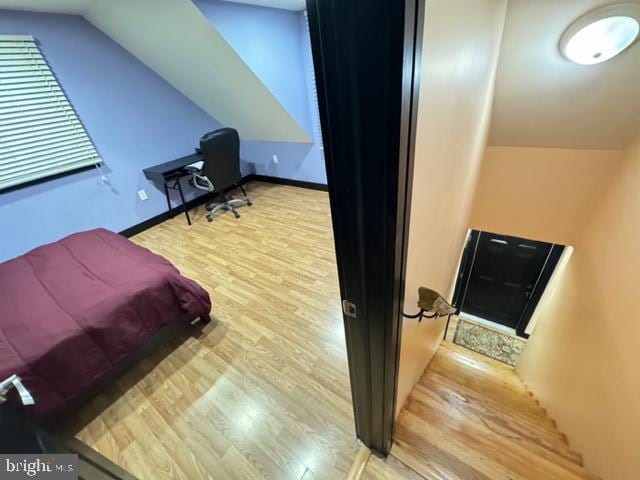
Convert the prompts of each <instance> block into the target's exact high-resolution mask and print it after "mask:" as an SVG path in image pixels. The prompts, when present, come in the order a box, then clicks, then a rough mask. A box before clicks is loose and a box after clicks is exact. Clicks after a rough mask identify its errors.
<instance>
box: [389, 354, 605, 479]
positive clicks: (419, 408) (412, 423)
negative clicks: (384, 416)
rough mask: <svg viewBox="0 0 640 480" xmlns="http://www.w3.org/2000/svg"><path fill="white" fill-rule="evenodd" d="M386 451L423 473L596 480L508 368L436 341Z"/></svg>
mask: <svg viewBox="0 0 640 480" xmlns="http://www.w3.org/2000/svg"><path fill="white" fill-rule="evenodd" d="M394 442H395V443H394V446H393V448H392V452H391V453H392V455H393V456H395V457H396V458H398V459H399V460H400V461H401V462H403V463H404V464H406V465H407V466H408V467H410V468H411V469H413V470H414V471H416V472H417V473H419V474H420V475H422V476H423V477H424V478H426V479H442V480H444V479H450V478H464V479H467V478H469V479H481V480H483V479H492V480H493V479H504V480H513V479H515V478H518V479H536V480H537V479H540V478H544V479H545V480H554V479H558V480H560V479H562V480H567V479H568V480H578V479H595V478H596V477H594V476H593V475H591V474H590V473H589V472H588V471H587V470H586V469H585V468H584V467H583V465H582V457H581V455H580V454H578V453H576V452H574V451H573V450H571V448H570V447H569V445H568V442H567V440H566V436H565V435H563V434H562V433H561V432H559V431H558V429H557V428H556V425H555V422H554V421H553V420H552V419H551V418H549V416H548V415H547V414H546V412H545V410H544V409H543V408H542V407H541V406H540V405H539V404H538V402H537V401H536V399H535V398H534V397H533V396H532V395H531V394H530V392H529V391H528V390H527V389H526V387H525V386H524V384H523V383H522V382H521V381H520V380H519V379H518V377H517V376H516V375H515V373H514V371H513V368H512V367H511V366H509V365H506V364H502V363H500V362H497V361H495V360H493V359H489V358H488V357H484V356H483V355H480V354H477V353H475V352H471V351H469V350H467V349H465V348H463V347H460V346H458V345H454V344H451V343H449V342H443V344H442V346H441V348H439V350H438V351H437V352H436V355H435V356H434V358H433V359H432V361H431V363H430V364H429V366H428V368H427V370H426V371H425V373H424V375H423V376H422V378H421V379H420V381H419V382H418V383H417V384H416V386H415V387H414V389H413V391H412V393H411V396H410V398H409V400H408V402H407V405H406V406H405V408H404V409H403V410H402V412H401V413H400V415H399V416H398V420H397V422H396V430H395V434H394Z"/></svg>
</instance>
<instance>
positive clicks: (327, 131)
mask: <svg viewBox="0 0 640 480" xmlns="http://www.w3.org/2000/svg"><path fill="white" fill-rule="evenodd" d="M307 11H308V19H309V27H310V33H311V43H312V51H313V59H314V68H315V73H316V81H317V89H318V103H319V108H320V119H321V124H322V131H323V141H324V148H325V159H326V168H327V179H328V184H329V198H330V202H331V211H332V222H333V229H334V236H335V246H336V256H337V262H338V274H339V280H340V294H341V297H342V299H343V300H346V301H347V302H349V305H347V306H348V307H349V308H351V309H352V311H351V312H349V314H348V315H347V314H345V315H344V320H345V335H346V343H347V353H348V357H349V373H350V377H351V392H352V399H353V408H354V416H355V423H356V434H357V436H358V438H359V439H360V440H361V441H362V442H363V443H364V444H365V445H367V446H368V447H370V448H371V449H372V450H374V451H376V452H378V453H380V454H383V455H386V454H388V453H389V450H390V448H391V439H392V433H393V422H394V416H395V415H394V413H395V398H396V389H397V374H398V359H399V358H398V356H399V341H400V336H401V331H400V330H401V325H402V322H401V317H400V315H401V305H402V301H403V292H404V271H405V260H406V247H407V235H408V218H409V213H410V212H409V207H410V200H411V198H410V195H411V180H412V174H413V155H414V152H413V148H414V143H415V142H414V140H415V130H414V126H415V120H416V115H417V99H418V81H419V71H420V62H419V60H420V57H421V48H420V45H421V40H422V39H421V35H422V19H423V15H424V2H423V0H397V1H389V0H307ZM353 310H355V313H354V312H353ZM352 313H354V314H353V315H352Z"/></svg>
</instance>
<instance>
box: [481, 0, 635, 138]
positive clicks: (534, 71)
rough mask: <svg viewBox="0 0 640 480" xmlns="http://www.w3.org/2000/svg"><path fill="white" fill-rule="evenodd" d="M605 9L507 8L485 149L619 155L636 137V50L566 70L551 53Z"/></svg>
mask: <svg viewBox="0 0 640 480" xmlns="http://www.w3.org/2000/svg"><path fill="white" fill-rule="evenodd" d="M610 3H611V1H607V0H562V1H558V0H510V2H509V6H508V10H507V18H506V24H505V30H504V37H503V42H502V48H501V51H500V60H499V64H498V73H497V78H496V91H495V98H494V105H493V118H492V124H491V133H490V140H489V143H490V144H491V145H509V146H532V147H559V148H596V149H607V148H612V149H619V148H622V147H624V146H625V145H626V144H627V143H628V142H629V141H630V139H631V138H632V137H633V135H634V134H635V133H637V132H638V131H639V130H640V42H636V44H634V45H633V46H632V47H630V48H629V49H628V50H627V51H625V52H623V53H622V54H621V55H619V56H618V57H615V58H613V59H612V60H609V61H607V62H604V63H602V64H599V65H589V66H583V65H577V64H574V63H571V62H569V61H568V60H566V59H565V58H564V57H563V56H562V55H561V54H560V53H559V51H558V42H559V40H560V37H561V35H562V33H563V32H564V30H565V29H566V28H567V27H568V26H569V25H570V24H571V23H572V22H573V21H574V20H576V19H577V18H578V17H580V16H582V15H583V14H584V13H586V12H588V11H589V10H592V9H593V8H597V7H599V6H601V5H607V4H610ZM614 3H615V2H614ZM630 3H640V0H633V1H632V2H630Z"/></svg>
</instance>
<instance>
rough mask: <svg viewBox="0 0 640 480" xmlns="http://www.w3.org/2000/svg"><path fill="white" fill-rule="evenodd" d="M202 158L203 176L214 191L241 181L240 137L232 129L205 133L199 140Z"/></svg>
mask: <svg viewBox="0 0 640 480" xmlns="http://www.w3.org/2000/svg"><path fill="white" fill-rule="evenodd" d="M200 150H202V155H203V157H204V167H203V170H204V174H205V175H206V176H207V177H208V178H209V180H211V182H212V183H213V185H214V186H215V190H216V191H219V190H222V189H223V188H227V187H230V186H231V185H235V184H236V183H238V182H239V181H240V180H241V179H242V174H241V173H240V137H239V135H238V131H237V130H236V129H234V128H220V129H218V130H214V131H213V132H209V133H205V134H204V135H203V136H202V138H201V139H200Z"/></svg>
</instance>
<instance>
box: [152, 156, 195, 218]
mask: <svg viewBox="0 0 640 480" xmlns="http://www.w3.org/2000/svg"><path fill="white" fill-rule="evenodd" d="M202 159H203V157H202V155H201V154H199V153H192V154H191V155H187V156H185V157H180V158H176V159H175V160H171V161H170V162H166V163H161V164H160V165H155V166H153V167H149V168H145V169H144V170H143V172H144V176H145V177H147V179H149V180H151V181H152V182H158V183H162V184H163V185H164V194H165V196H166V197H167V207H168V208H169V211H171V199H170V198H169V189H171V190H178V192H179V193H180V201H181V202H182V211H183V212H184V214H185V215H186V217H187V223H188V224H189V225H191V219H190V218H189V211H188V209H187V204H186V202H185V201H184V193H183V192H182V185H181V184H180V180H181V179H182V178H183V177H187V176H189V175H191V173H190V172H187V171H186V170H185V169H184V167H186V166H187V165H190V164H192V163H194V162H198V161H201V160H202Z"/></svg>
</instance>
